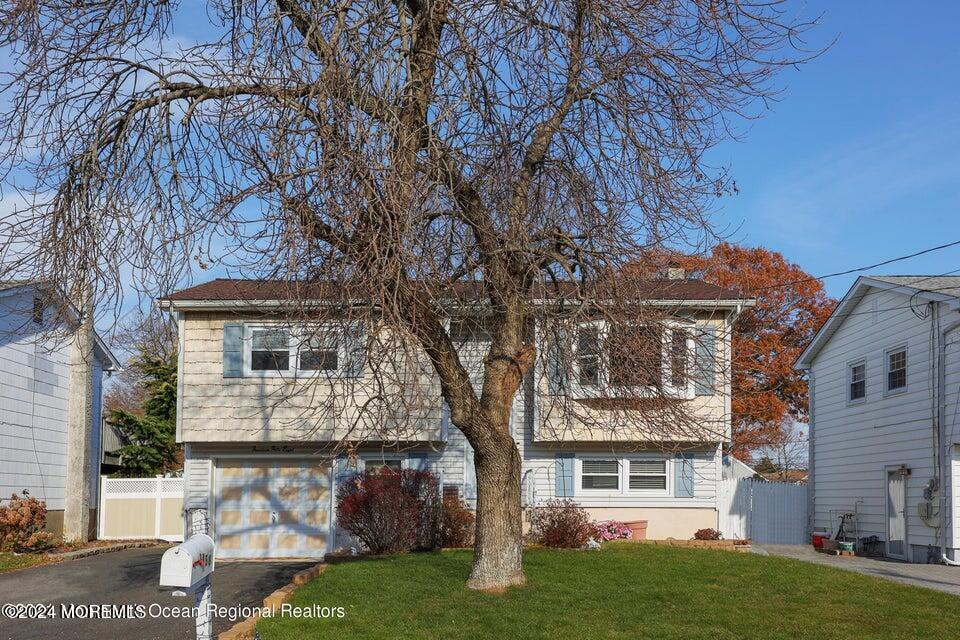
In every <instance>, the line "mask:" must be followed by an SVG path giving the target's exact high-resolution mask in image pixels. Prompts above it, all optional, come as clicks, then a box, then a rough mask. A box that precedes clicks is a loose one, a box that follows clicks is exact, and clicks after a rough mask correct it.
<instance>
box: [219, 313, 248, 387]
mask: <svg viewBox="0 0 960 640" xmlns="http://www.w3.org/2000/svg"><path fill="white" fill-rule="evenodd" d="M242 375H243V325H242V324H240V323H239V322H227V323H225V324H224V325H223V377H224V378H239V377H240V376H242Z"/></svg>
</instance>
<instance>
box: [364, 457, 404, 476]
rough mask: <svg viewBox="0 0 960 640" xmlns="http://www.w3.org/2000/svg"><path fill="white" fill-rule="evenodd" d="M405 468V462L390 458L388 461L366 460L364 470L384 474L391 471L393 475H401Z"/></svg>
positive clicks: (378, 459)
mask: <svg viewBox="0 0 960 640" xmlns="http://www.w3.org/2000/svg"><path fill="white" fill-rule="evenodd" d="M402 468H403V462H402V461H401V460H400V459H399V458H388V459H380V458H377V459H372V460H366V461H365V462H364V469H365V470H366V471H377V472H380V473H383V472H385V471H389V472H392V473H399V472H400V469H402Z"/></svg>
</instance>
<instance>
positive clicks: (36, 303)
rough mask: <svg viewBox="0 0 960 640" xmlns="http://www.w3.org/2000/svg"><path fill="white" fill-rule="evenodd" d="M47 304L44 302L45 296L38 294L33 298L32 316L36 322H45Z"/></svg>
mask: <svg viewBox="0 0 960 640" xmlns="http://www.w3.org/2000/svg"><path fill="white" fill-rule="evenodd" d="M45 306H46V305H45V304H44V302H43V298H41V297H39V296H36V297H34V299H33V311H32V313H31V317H32V319H33V323H34V324H43V310H44V307H45Z"/></svg>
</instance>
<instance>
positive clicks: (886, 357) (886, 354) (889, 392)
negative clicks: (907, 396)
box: [883, 343, 910, 397]
mask: <svg viewBox="0 0 960 640" xmlns="http://www.w3.org/2000/svg"><path fill="white" fill-rule="evenodd" d="M898 351H903V354H904V357H903V367H904V376H905V378H906V384H905V385H903V386H902V387H899V388H897V389H891V388H890V355H891V354H893V353H897V352H898ZM909 388H910V350H909V349H908V348H907V345H906V343H903V344H898V345H894V346H892V347H888V348H886V349H884V350H883V395H884V397H887V396H898V395H900V394H901V393H906V392H907V389H909Z"/></svg>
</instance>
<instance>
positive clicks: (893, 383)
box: [887, 347, 907, 392]
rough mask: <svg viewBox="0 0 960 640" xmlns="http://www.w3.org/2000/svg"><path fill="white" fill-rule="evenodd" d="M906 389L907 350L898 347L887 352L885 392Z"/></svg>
mask: <svg viewBox="0 0 960 640" xmlns="http://www.w3.org/2000/svg"><path fill="white" fill-rule="evenodd" d="M906 388H907V348H906V347H899V348H897V349H893V350H891V351H888V352H887V391H889V392H897V391H902V390H903V389H906Z"/></svg>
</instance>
